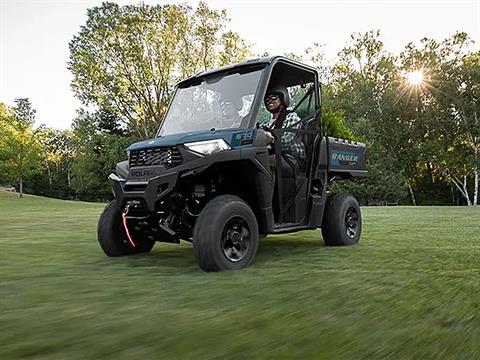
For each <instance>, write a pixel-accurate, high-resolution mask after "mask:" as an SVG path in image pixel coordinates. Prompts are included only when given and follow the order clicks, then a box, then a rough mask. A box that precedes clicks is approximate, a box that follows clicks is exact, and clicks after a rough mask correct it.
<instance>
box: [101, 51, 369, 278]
mask: <svg viewBox="0 0 480 360" xmlns="http://www.w3.org/2000/svg"><path fill="white" fill-rule="evenodd" d="M278 87H281V88H283V89H285V90H286V91H287V92H288V93H287V94H286V96H288V97H289V104H288V105H289V109H290V110H289V113H291V112H295V114H296V115H297V116H298V121H297V123H296V124H295V126H290V127H288V128H284V127H276V128H267V127H265V126H266V124H268V123H269V122H270V120H271V114H270V113H269V112H268V111H267V109H266V107H265V103H264V97H265V95H266V94H267V92H268V90H269V89H273V88H278ZM222 99H230V100H229V101H227V103H228V102H230V103H234V104H235V111H236V112H237V113H236V114H235V115H236V117H237V119H240V121H239V122H238V123H237V124H234V125H232V124H231V123H229V121H227V120H226V119H225V113H224V112H222V109H221V107H220V103H221V101H222ZM320 109H321V103H320V83H319V80H318V75H317V72H316V70H315V69H314V68H312V67H309V66H307V65H303V64H301V63H298V62H296V61H292V60H289V59H287V58H284V57H279V56H275V57H270V58H263V59H255V60H249V61H246V62H243V63H240V64H236V65H232V66H227V67H223V68H220V69H216V70H211V71H205V72H202V73H199V74H197V75H195V76H192V77H190V78H187V79H185V80H183V81H181V82H180V83H178V85H177V87H176V90H175V94H174V96H173V99H172V101H171V103H170V105H169V108H168V110H167V113H166V116H165V118H164V120H163V122H162V124H161V126H160V129H159V130H158V133H157V134H156V137H155V138H153V139H149V140H145V141H141V142H137V143H134V144H132V145H130V146H129V147H128V149H127V154H128V160H127V161H123V162H120V163H118V164H117V166H116V172H115V173H114V174H111V175H110V176H109V179H110V180H111V182H112V184H113V190H114V194H115V200H114V201H112V202H111V203H110V204H109V205H108V206H107V207H106V208H105V210H104V211H103V213H102V215H101V217H100V219H99V222H98V241H99V243H100V246H101V247H102V249H103V251H104V252H105V254H107V255H108V256H123V255H130V254H139V253H148V252H149V251H150V250H151V249H152V247H153V245H154V243H155V242H156V241H160V242H170V243H179V242H180V240H185V241H189V242H191V243H192V244H193V252H194V254H195V257H196V260H197V261H198V264H199V266H200V268H201V269H203V270H205V271H222V270H234V269H240V268H243V267H246V266H249V265H250V264H251V263H252V262H253V261H254V258H255V255H256V252H257V249H258V244H259V240H260V239H261V238H263V237H264V236H266V235H268V234H281V233H289V232H296V231H301V230H305V229H316V228H321V230H322V234H323V240H324V242H325V244H326V245H351V244H355V243H357V242H358V240H359V237H360V232H361V226H362V224H361V214H360V208H359V205H358V202H357V201H356V199H355V198H354V197H353V196H351V195H348V194H329V193H328V192H327V187H328V184H329V183H330V182H331V181H334V180H341V179H352V178H362V177H366V176H367V171H366V167H365V144H363V143H359V142H354V141H348V140H343V139H337V138H333V137H329V136H326V135H325V134H324V132H323V131H322V120H321V111H320ZM232 126H233V127H232ZM267 132H269V133H271V134H272V135H273V137H274V138H275V139H276V140H275V142H274V144H273V145H268V146H267V140H266V139H267V138H268V136H269V134H267ZM286 134H289V137H285V135H286ZM284 139H288V143H290V145H291V144H296V145H297V146H301V147H302V148H303V149H304V156H303V157H300V156H299V155H298V154H297V153H294V152H290V151H289V147H288V145H289V144H288V143H287V144H285V141H284ZM284 145H285V146H284ZM272 154H273V155H274V157H273V159H274V161H275V162H276V163H273V164H274V165H276V166H270V164H269V161H271V159H272ZM319 238H320V234H319ZM319 240H320V239H319Z"/></svg>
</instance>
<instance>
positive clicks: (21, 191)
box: [19, 179, 23, 198]
mask: <svg viewBox="0 0 480 360" xmlns="http://www.w3.org/2000/svg"><path fill="white" fill-rule="evenodd" d="M19 190H20V194H19V197H21V198H22V197H23V179H20V189H19Z"/></svg>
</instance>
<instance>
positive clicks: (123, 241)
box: [97, 200, 155, 256]
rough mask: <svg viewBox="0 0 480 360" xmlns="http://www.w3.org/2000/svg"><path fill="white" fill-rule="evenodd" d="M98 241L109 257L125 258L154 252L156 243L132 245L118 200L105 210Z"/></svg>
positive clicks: (143, 241)
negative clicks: (124, 225) (124, 226)
mask: <svg viewBox="0 0 480 360" xmlns="http://www.w3.org/2000/svg"><path fill="white" fill-rule="evenodd" d="M97 239H98V243H99V244H100V247H101V248H102V250H103V252H104V253H105V254H106V255H108V256H125V255H134V254H140V253H147V252H150V250H152V247H153V245H154V244H155V242H154V241H151V240H147V239H141V241H139V242H137V243H136V244H135V247H133V246H132V244H130V242H129V241H128V238H127V234H126V233H125V229H124V228H123V224H122V212H121V209H118V207H117V202H116V200H113V201H112V202H110V203H109V204H108V205H107V206H106V207H105V210H103V212H102V215H100V219H99V220H98V226H97Z"/></svg>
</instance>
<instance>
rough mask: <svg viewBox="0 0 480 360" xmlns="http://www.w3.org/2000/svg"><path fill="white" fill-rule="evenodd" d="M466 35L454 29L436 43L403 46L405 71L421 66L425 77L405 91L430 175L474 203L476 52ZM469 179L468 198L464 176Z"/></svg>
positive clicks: (478, 146) (479, 150) (478, 133)
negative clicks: (471, 194)
mask: <svg viewBox="0 0 480 360" xmlns="http://www.w3.org/2000/svg"><path fill="white" fill-rule="evenodd" d="M470 43H471V41H470V39H469V37H468V36H467V34H465V33H456V34H454V35H453V36H452V37H451V38H448V39H446V40H444V41H443V42H441V43H438V42H437V41H435V40H433V39H428V38H425V39H422V41H421V48H417V47H415V46H414V45H413V44H409V45H407V47H406V48H405V51H404V52H402V54H401V56H400V59H401V66H402V67H403V69H404V70H406V71H408V70H410V69H420V70H421V71H423V73H424V80H423V82H422V83H421V84H419V85H417V86H416V87H414V88H413V90H414V91H413V92H412V93H411V94H410V96H411V97H412V101H413V105H414V106H413V108H414V109H415V111H416V116H417V117H421V118H422V119H421V121H419V122H418V123H417V125H416V127H417V128H419V129H420V132H421V133H422V134H423V138H422V140H421V143H422V144H423V151H422V154H423V155H424V156H423V159H424V161H425V162H426V164H427V168H428V173H429V174H430V176H431V177H432V178H433V177H436V178H441V179H446V180H447V181H450V182H452V183H453V184H454V186H455V187H456V188H457V190H458V191H459V192H460V193H461V194H462V196H463V197H464V199H465V202H466V203H467V205H476V204H477V203H478V182H479V160H480V121H479V120H478V114H479V113H480V105H479V103H478V98H479V95H480V90H479V89H480V86H479V85H478V84H479V82H480V55H479V53H478V52H476V53H469V52H468V47H469V45H470ZM471 178H473V200H472V198H471V197H470V195H469V192H470V189H469V188H470V187H469V186H468V180H469V179H471Z"/></svg>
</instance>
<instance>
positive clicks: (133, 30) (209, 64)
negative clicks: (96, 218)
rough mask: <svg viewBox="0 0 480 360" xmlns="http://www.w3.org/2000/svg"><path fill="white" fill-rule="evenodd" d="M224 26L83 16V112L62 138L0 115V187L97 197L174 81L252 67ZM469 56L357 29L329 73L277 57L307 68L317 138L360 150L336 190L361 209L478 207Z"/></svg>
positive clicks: (27, 114) (459, 41) (78, 85)
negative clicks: (354, 177) (318, 98)
mask: <svg viewBox="0 0 480 360" xmlns="http://www.w3.org/2000/svg"><path fill="white" fill-rule="evenodd" d="M228 21H229V20H228V17H227V14H226V12H225V11H217V10H212V9H210V8H208V6H207V5H206V4H204V3H200V4H199V5H198V7H197V8H192V7H190V6H187V5H156V6H151V5H145V4H138V5H126V6H119V5H117V4H114V3H103V4H102V5H101V6H97V7H93V8H91V9H89V10H88V13H87V21H86V23H85V24H84V25H83V26H82V27H81V29H80V31H79V33H78V34H77V35H76V36H74V38H73V39H72V40H71V42H70V44H69V46H70V58H69V61H68V68H69V69H70V71H71V72H72V75H73V80H72V89H73V91H74V93H75V95H76V96H77V97H78V98H79V99H80V100H81V101H82V104H83V107H82V108H81V109H79V110H78V111H77V116H76V118H75V119H74V120H73V123H72V127H71V129H70V130H66V131H59V130H54V129H49V128H46V127H44V126H37V127H36V126H35V110H34V109H33V106H32V104H31V103H30V101H29V100H28V99H17V100H16V101H15V105H14V106H12V107H7V106H5V104H2V103H0V184H3V185H15V186H16V187H17V188H18V190H19V191H21V192H23V190H25V191H27V192H29V193H34V194H40V195H45V196H52V197H59V198H71V199H81V200H89V201H103V200H106V199H109V198H110V197H111V196H112V195H111V190H110V184H109V183H108V181H107V176H108V174H109V173H110V172H112V170H113V169H114V167H115V164H116V163H117V162H118V161H121V160H124V159H125V157H126V153H125V148H126V147H127V146H128V144H130V143H132V142H134V141H137V140H140V139H146V138H149V137H153V136H154V135H155V131H156V129H157V128H158V126H160V124H161V121H162V119H163V116H164V115H165V112H166V110H167V106H168V103H169V101H170V99H171V96H172V94H173V90H174V86H175V84H176V83H177V82H178V81H179V80H181V79H183V78H185V77H188V76H192V75H194V74H196V73H198V72H199V71H203V70H207V69H211V68H215V67H219V66H223V65H227V64H232V63H236V62H239V61H243V60H246V59H247V58H249V57H254V55H253V54H251V52H250V44H248V43H247V42H246V41H245V40H244V39H243V38H242V37H241V36H240V35H239V34H238V33H235V32H233V31H230V30H228ZM473 46H474V44H473V41H472V40H471V39H470V38H469V36H468V35H467V34H465V33H461V32H458V33H456V34H453V35H452V36H451V37H450V38H447V39H445V40H443V41H440V42H439V41H436V40H433V39H428V38H424V39H421V41H420V42H419V45H415V44H414V43H409V44H407V45H406V46H405V48H404V49H403V51H402V52H401V53H400V54H392V53H389V52H388V51H386V50H385V48H384V45H383V43H382V39H381V34H380V32H379V31H369V32H366V33H358V34H357V33H355V34H352V35H351V37H350V39H349V41H348V43H347V45H346V46H345V47H344V48H343V49H342V50H341V51H340V52H339V53H338V57H337V59H336V61H335V62H334V63H333V64H327V62H326V61H325V57H324V54H323V51H322V47H321V46H320V45H319V44H313V45H312V46H311V47H309V48H308V49H306V50H305V51H304V52H303V53H302V54H285V55H287V56H288V57H290V58H293V59H297V60H299V61H303V62H307V63H309V64H311V65H313V66H315V67H316V68H317V69H318V71H319V74H320V77H321V80H322V83H323V87H322V94H323V96H322V117H323V123H324V127H323V129H324V132H325V133H327V134H329V135H332V136H339V137H343V138H349V139H354V140H359V141H363V142H366V143H367V145H368V170H369V175H370V176H369V178H368V179H366V180H364V181H360V182H352V183H349V182H344V183H341V184H340V185H335V186H341V187H342V188H343V189H344V190H348V191H351V192H353V193H354V194H355V195H356V196H357V198H359V200H360V201H361V202H362V203H364V204H386V203H400V204H412V205H417V204H443V205H449V204H450V205H476V204H478V203H479V200H478V192H479V191H478V183H479V163H480V119H479V114H480V104H479V100H478V99H479V94H480V52H479V51H475V50H472V48H473ZM262 55H268V54H262ZM412 75H416V78H414V79H412V78H411V76H412Z"/></svg>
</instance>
